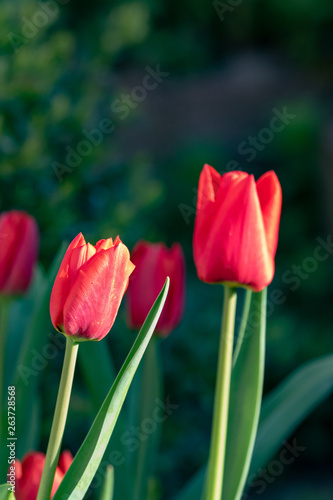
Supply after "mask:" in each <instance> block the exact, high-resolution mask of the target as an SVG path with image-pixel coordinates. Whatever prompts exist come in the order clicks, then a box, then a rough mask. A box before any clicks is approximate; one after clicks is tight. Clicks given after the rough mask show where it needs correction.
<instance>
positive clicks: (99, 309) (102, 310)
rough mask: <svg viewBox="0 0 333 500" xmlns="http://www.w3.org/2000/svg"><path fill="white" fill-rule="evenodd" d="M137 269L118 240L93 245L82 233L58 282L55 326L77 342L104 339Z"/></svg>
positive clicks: (52, 304) (65, 260)
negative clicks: (129, 281) (132, 274)
mask: <svg viewBox="0 0 333 500" xmlns="http://www.w3.org/2000/svg"><path fill="white" fill-rule="evenodd" d="M133 269H134V265H133V264H132V262H131V261H130V254H129V251H128V249H127V247H126V246H125V245H124V244H123V243H122V242H121V241H120V239H119V237H118V236H117V238H116V239H115V241H114V242H112V239H111V238H109V239H107V240H100V241H98V243H97V244H96V245H95V246H93V245H91V244H90V243H86V242H85V239H84V237H83V236H82V234H81V233H80V234H79V235H78V236H76V238H74V240H73V241H72V243H71V244H70V245H69V247H68V249H67V251H66V254H65V256H64V258H63V261H62V263H61V265H60V268H59V271H58V274H57V277H56V279H55V282H54V285H53V289H52V294H51V301H50V313H51V320H52V323H53V326H54V327H55V328H56V329H57V330H58V331H60V332H62V333H64V334H66V335H68V336H69V337H73V338H74V339H75V340H101V339H102V338H104V337H105V335H107V333H108V332H109V331H110V329H111V327H112V325H113V323H114V321H115V318H116V315H117V312H118V309H119V306H120V303H121V300H122V298H123V295H124V293H125V291H126V288H127V286H128V278H129V276H130V274H131V272H132V271H133Z"/></svg>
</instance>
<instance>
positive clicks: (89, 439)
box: [53, 278, 170, 500]
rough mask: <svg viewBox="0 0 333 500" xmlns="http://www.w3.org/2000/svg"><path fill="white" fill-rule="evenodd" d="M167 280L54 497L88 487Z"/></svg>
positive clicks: (77, 498) (71, 496)
mask: <svg viewBox="0 0 333 500" xmlns="http://www.w3.org/2000/svg"><path fill="white" fill-rule="evenodd" d="M169 281H170V280H169V278H167V280H166V282H165V285H164V287H163V289H162V291H161V293H160V295H159V296H158V298H157V299H156V302H155V303H154V305H153V307H152V308H151V310H150V312H149V314H148V316H147V318H146V321H145V323H144V325H143V326H142V328H141V330H140V332H139V335H138V337H137V339H136V341H135V342H134V345H133V347H132V349H131V351H130V353H129V355H128V356H127V358H126V360H125V362H124V364H123V366H122V368H121V370H120V372H119V373H118V375H117V378H116V380H115V382H114V384H113V385H112V387H111V389H110V392H109V393H108V395H107V397H106V399H105V401H104V403H103V405H102V407H101V409H100V411H99V413H98V415H97V417H96V418H95V420H94V422H93V424H92V426H91V428H90V430H89V432H88V434H87V436H86V438H85V440H84V442H83V444H82V446H81V448H80V449H79V451H78V453H77V454H76V456H75V458H74V460H73V463H72V465H71V466H70V468H69V470H68V471H67V473H66V475H65V477H64V479H63V481H62V483H61V484H60V486H59V488H58V490H57V491H56V494H55V495H54V497H53V498H54V500H62V499H63V498H64V497H66V498H67V500H81V499H82V498H83V497H84V495H85V493H86V491H87V489H88V488H89V485H90V483H91V481H92V480H93V478H94V475H95V473H96V471H97V469H98V466H99V464H100V462H101V460H102V458H103V455H104V452H105V449H106V447H107V445H108V442H109V440H110V437H111V434H112V431H113V429H114V426H115V424H116V421H117V418H118V415H119V412H120V410H121V407H122V405H123V402H124V400H125V397H126V394H127V392H128V389H129V386H130V384H131V382H132V379H133V376H134V374H135V372H136V370H137V368H138V365H139V363H140V361H141V358H142V356H143V354H144V352H145V350H146V348H147V345H148V342H149V340H150V338H151V336H152V334H153V332H154V329H155V326H156V323H157V321H158V319H159V316H160V314H161V312H162V309H163V306H164V302H165V299H166V297H167V293H168V289H169Z"/></svg>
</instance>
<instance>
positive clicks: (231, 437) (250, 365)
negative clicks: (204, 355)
mask: <svg viewBox="0 0 333 500" xmlns="http://www.w3.org/2000/svg"><path fill="white" fill-rule="evenodd" d="M266 299H267V289H264V290H263V291H262V292H260V293H257V294H254V296H253V300H252V307H251V311H250V315H249V321H248V324H247V329H246V335H245V336H244V340H243V344H242V348H241V350H240V352H239V356H238V359H237V363H236V364H235V367H234V369H233V372H232V377H231V386H230V406H229V418H228V434H227V447H226V462H225V473H224V482H223V491H222V498H223V500H239V499H240V498H241V496H242V493H243V490H244V486H245V482H246V478H247V474H248V471H249V467H250V462H251V457H252V451H253V447H254V443H255V437H256V433H257V428H258V422H259V414H260V406H261V399H262V387H263V380H264V369H265V339H266ZM254 311H255V312H256V313H257V314H256V317H257V316H260V319H259V321H258V320H257V318H256V321H253V320H252V318H253V317H254V315H252V314H251V313H252V312H254Z"/></svg>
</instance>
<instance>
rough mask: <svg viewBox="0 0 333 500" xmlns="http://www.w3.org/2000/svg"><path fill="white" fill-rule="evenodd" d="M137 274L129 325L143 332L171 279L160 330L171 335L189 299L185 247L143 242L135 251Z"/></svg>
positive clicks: (130, 291) (130, 289) (130, 300)
mask: <svg viewBox="0 0 333 500" xmlns="http://www.w3.org/2000/svg"><path fill="white" fill-rule="evenodd" d="M131 258H132V261H133V263H134V264H135V271H134V273H133V276H131V279H130V284H129V287H128V322H129V325H130V327H131V328H134V329H139V328H141V326H142V325H143V323H144V321H145V319H146V316H147V314H148V312H149V310H150V308H151V307H152V305H153V304H154V302H155V300H156V298H157V296H158V294H159V293H160V291H161V289H162V287H163V284H164V282H165V279H166V277H167V276H169V278H170V289H169V293H168V297H167V299H166V302H165V305H164V309H163V311H162V314H161V316H160V319H159V320H158V323H157V326H156V331H157V333H158V334H159V335H161V336H166V335H168V334H169V333H170V332H171V331H172V330H173V329H174V328H175V327H176V326H177V325H178V323H179V322H180V320H181V319H182V316H183V311H184V300H185V260H184V255H183V251H182V248H181V246H180V245H179V244H178V243H175V244H174V245H172V247H171V249H170V250H169V249H168V248H167V247H166V246H165V245H164V243H156V244H153V243H148V242H145V241H139V242H138V243H137V244H136V245H135V247H134V249H133V252H132V255H131Z"/></svg>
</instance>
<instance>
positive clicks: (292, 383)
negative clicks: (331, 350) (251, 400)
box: [250, 355, 333, 475]
mask: <svg viewBox="0 0 333 500" xmlns="http://www.w3.org/2000/svg"><path fill="white" fill-rule="evenodd" d="M332 390H333V355H329V356H324V357H322V358H319V359H315V360H313V361H310V362H307V363H305V364H304V365H302V366H301V367H299V368H297V370H295V371H294V372H293V373H292V374H291V375H290V376H289V377H288V378H287V379H285V380H284V381H283V382H282V383H281V384H280V385H279V386H278V387H277V388H276V389H274V390H273V391H272V392H271V393H270V394H269V395H268V396H266V398H265V399H264V402H263V405H262V410H261V415H260V422H259V425H260V427H259V432H258V435H257V440H256V443H255V448H254V453H253V459H252V463H251V468H250V475H251V474H256V473H257V472H258V470H259V469H260V468H261V467H263V466H264V465H266V464H267V462H268V461H269V460H270V459H271V458H272V457H273V456H274V455H275V453H276V452H277V451H278V450H279V449H280V448H281V447H282V445H283V441H284V440H286V439H288V437H289V436H290V435H291V434H292V433H293V432H294V431H295V429H296V428H297V426H298V425H299V424H300V423H301V422H302V421H303V420H304V419H305V418H306V417H307V416H308V415H309V413H310V412H311V411H312V410H313V409H314V408H315V407H316V406H317V405H318V404H319V403H321V402H322V401H323V400H324V399H325V398H326V397H327V396H328V395H329V394H330V393H331V392H332Z"/></svg>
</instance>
